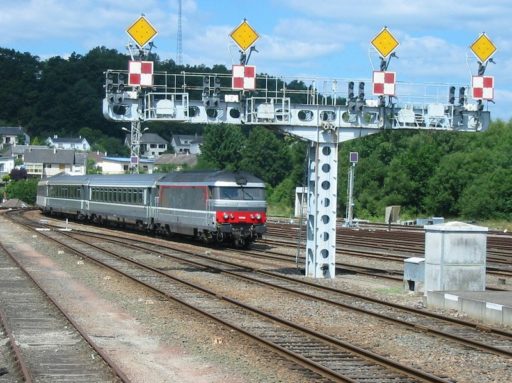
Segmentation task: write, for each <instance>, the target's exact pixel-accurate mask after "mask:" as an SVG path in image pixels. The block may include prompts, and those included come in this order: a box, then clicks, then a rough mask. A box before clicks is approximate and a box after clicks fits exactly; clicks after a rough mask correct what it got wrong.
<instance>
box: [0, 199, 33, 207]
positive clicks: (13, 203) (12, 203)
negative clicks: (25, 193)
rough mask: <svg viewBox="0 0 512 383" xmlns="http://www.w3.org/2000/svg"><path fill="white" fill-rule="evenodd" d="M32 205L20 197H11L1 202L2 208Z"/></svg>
mask: <svg viewBox="0 0 512 383" xmlns="http://www.w3.org/2000/svg"><path fill="white" fill-rule="evenodd" d="M29 206H30V205H29V204H27V203H26V202H23V201H22V200H20V199H18V198H11V199H8V200H7V201H5V202H4V203H1V204H0V208H5V209H9V208H17V207H29Z"/></svg>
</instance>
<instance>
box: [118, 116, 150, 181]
mask: <svg viewBox="0 0 512 383" xmlns="http://www.w3.org/2000/svg"><path fill="white" fill-rule="evenodd" d="M121 129H122V130H124V131H125V132H129V133H130V172H131V173H136V174H137V173H139V159H140V139H141V137H142V133H143V132H145V131H146V130H148V128H144V130H143V131H141V129H140V121H132V123H131V125H130V130H128V129H126V128H124V127H123V128H121Z"/></svg>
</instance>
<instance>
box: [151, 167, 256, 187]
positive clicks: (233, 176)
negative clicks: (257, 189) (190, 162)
mask: <svg viewBox="0 0 512 383" xmlns="http://www.w3.org/2000/svg"><path fill="white" fill-rule="evenodd" d="M244 180H245V182H246V183H261V184H263V181H262V180H261V179H259V178H258V177H255V176H253V175H252V174H249V173H247V172H231V171H228V170H198V171H186V172H173V173H168V174H166V175H165V176H164V177H162V179H161V180H160V182H170V183H173V182H208V183H214V182H236V181H242V182H243V181H244Z"/></svg>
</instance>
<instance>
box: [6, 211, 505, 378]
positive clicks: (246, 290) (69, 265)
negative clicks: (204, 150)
mask: <svg viewBox="0 0 512 383" xmlns="http://www.w3.org/2000/svg"><path fill="white" fill-rule="evenodd" d="M33 214H38V213H33ZM6 226H7V225H6V224H5V220H4V218H3V217H1V215H0V235H1V236H0V238H1V239H0V240H1V241H2V242H3V243H5V242H7V243H9V244H10V246H12V245H14V244H17V246H18V254H19V255H20V256H21V257H23V259H24V260H25V262H27V264H30V265H32V266H31V269H32V271H33V273H34V275H36V276H37V277H38V278H39V279H40V280H41V281H44V284H45V288H47V289H48V291H50V292H51V293H52V294H53V296H55V297H58V299H59V301H62V302H63V303H64V304H65V305H66V307H68V308H69V309H70V310H71V311H72V313H73V315H74V316H75V317H76V318H77V319H78V320H79V322H80V323H81V324H82V325H83V326H84V327H86V328H88V331H89V333H90V334H92V335H93V337H94V338H95V340H96V341H97V342H98V343H99V344H101V345H102V346H103V347H104V348H105V349H107V350H109V353H110V354H111V355H112V356H113V358H114V360H116V361H118V362H119V363H121V364H122V365H123V366H124V367H125V369H126V372H127V374H128V375H129V376H130V377H131V378H133V380H134V381H136V382H156V381H158V382H199V383H201V382H223V383H238V382H307V381H310V379H309V378H305V377H303V376H301V375H300V374H298V373H297V372H295V371H294V370H293V366H292V365H291V364H290V363H288V362H287V361H285V360H283V359H281V358H279V357H277V356H276V355H274V354H271V353H269V352H268V351H267V350H266V349H263V348H261V347H259V346H253V345H251V344H250V343H249V342H248V341H247V339H246V338H244V337H241V336H239V335H238V334H237V333H235V332H233V331H231V330H229V329H225V328H223V327H221V326H219V325H217V324H215V323H213V322H211V321H209V320H206V319H204V318H201V317H198V316H197V315H196V314H195V313H192V312H190V311H188V310H186V309H183V308H181V307H179V306H178V305H176V304H174V303H170V302H164V301H163V300H162V298H161V297H159V296H157V295H155V294H151V293H148V292H147V291H146V290H144V289H143V288H141V287H139V286H138V285H136V284H135V283H134V282H131V281H128V280H127V279H126V278H124V277H120V276H118V275H117V274H115V273H113V272H109V271H106V270H104V269H100V268H98V267H97V266H95V265H94V264H91V263H90V262H87V261H83V260H81V259H79V258H77V257H76V256H73V255H70V254H66V253H65V252H62V251H59V249H58V248H56V247H55V246H53V245H51V246H49V245H47V244H46V242H44V241H41V240H40V238H39V236H38V235H36V236H33V235H32V234H30V235H27V234H26V232H24V231H19V230H15V228H13V227H12V228H7V227H6ZM6 238H8V240H7V241H5V239H6ZM203 251H207V250H204V249H203ZM345 261H347V262H348V261H349V259H348V258H347V259H346V260H345V259H344V262H345ZM359 261H360V260H358V262H359ZM372 262H374V261H372ZM375 262H376V263H375V266H379V265H378V262H379V261H375ZM365 264H368V262H365ZM161 266H162V265H161ZM171 266H172V267H171ZM380 266H381V267H382V265H380ZM169 267H170V268H172V269H175V270H174V271H173V273H174V274H175V275H177V276H179V275H181V276H186V277H187V279H189V280H191V279H192V280H193V281H194V282H196V283H201V284H203V285H204V286H206V287H212V286H215V288H216V289H217V291H219V293H222V294H225V295H229V296H233V297H234V298H238V299H243V300H244V301H246V302H247V303H249V304H251V305H253V306H256V307H259V308H262V309H265V310H267V311H271V312H272V313H274V314H275V315H279V316H282V317H284V318H286V319H288V320H293V321H298V320H300V321H301V322H302V323H303V324H304V325H307V326H309V327H312V328H316V329H318V330H319V331H320V330H321V331H322V332H328V333H330V334H331V335H333V336H336V337H338V338H340V339H342V340H347V341H350V342H355V343H356V344H358V345H359V346H361V347H364V348H367V349H370V350H372V351H374V352H376V353H379V354H382V355H385V356H387V357H389V358H392V359H395V360H397V361H400V362H402V363H404V362H405V363H408V364H409V365H411V366H414V367H416V368H419V369H422V370H424V371H428V372H431V373H435V374H437V375H441V376H444V377H448V378H450V379H451V380H452V381H454V382H455V381H456V382H471V383H473V382H482V383H487V382H506V381H512V361H511V360H509V359H507V358H504V357H499V356H495V355H492V354H488V353H482V352H476V351H473V350H471V349H469V348H466V347H463V346H460V345H456V344H454V343H450V342H447V341H444V340H439V339H437V338H434V337H431V336H429V335H427V334H421V333H415V332H413V331H410V330H403V329H400V328H397V327H396V326H393V325H391V324H389V323H387V322H384V321H381V320H378V319H374V318H369V317H363V316H361V314H357V313H355V312H351V311H347V310H340V309H337V308H334V307H332V306H330V305H326V304H321V303H316V302H312V301H308V300H303V299H299V298H296V297H290V296H287V298H286V299H283V296H282V294H280V293H278V292H276V291H274V290H271V291H269V290H268V289H265V288H262V287H260V286H257V285H254V284H250V283H246V282H242V281H239V280H233V279H230V278H226V277H225V276H223V275H222V274H215V273H207V272H190V268H186V267H183V266H179V265H178V266H177V265H176V264H169ZM388 267H389V266H388ZM289 272H291V271H290V270H289ZM234 281H235V282H234ZM319 282H320V283H322V284H325V285H329V286H332V287H336V288H344V289H346V290H349V291H352V292H356V293H359V294H366V295H370V296H373V297H378V298H381V299H383V300H387V301H391V302H395V303H401V304H405V305H410V306H412V307H417V308H418V307H423V298H422V296H421V295H418V294H412V293H407V292H405V291H403V289H402V286H401V284H399V283H396V282H392V281H383V280H378V279H373V278H368V277H361V276H354V275H341V276H338V277H337V278H336V279H335V280H321V281H319ZM234 286H235V288H234ZM450 314H451V315H458V314H455V313H450ZM0 360H1V359H0Z"/></svg>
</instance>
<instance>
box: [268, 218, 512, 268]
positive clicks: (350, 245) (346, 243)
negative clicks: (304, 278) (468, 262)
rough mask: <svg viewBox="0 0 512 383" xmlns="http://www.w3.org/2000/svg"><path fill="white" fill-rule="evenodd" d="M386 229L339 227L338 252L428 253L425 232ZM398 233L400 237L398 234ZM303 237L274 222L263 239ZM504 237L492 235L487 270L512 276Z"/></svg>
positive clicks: (395, 256) (400, 257)
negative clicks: (360, 229) (425, 245)
mask: <svg viewBox="0 0 512 383" xmlns="http://www.w3.org/2000/svg"><path fill="white" fill-rule="evenodd" d="M382 233H383V231H374V232H366V231H358V230H352V229H346V228H343V229H338V234H337V243H338V246H337V249H336V254H337V255H341V256H343V255H349V256H355V257H364V258H373V259H379V260H390V261H398V262H403V261H404V260H405V259H406V258H409V257H423V256H424V244H423V241H424V233H415V232H405V233H398V232H393V236H390V234H389V233H387V234H386V235H387V236H388V238H380V237H379V235H382ZM384 233H386V232H384ZM411 234H412V235H411ZM396 235H398V236H399V238H396V237H395V236H396ZM269 237H270V238H269ZM411 237H412V238H411ZM284 238H285V239H284ZM301 238H302V239H304V235H302V237H299V235H298V228H297V227H291V228H290V227H286V225H281V226H277V227H275V226H270V227H269V231H268V236H267V237H266V238H265V239H263V241H261V242H260V243H265V244H269V245H275V246H285V247H297V245H298V241H299V240H300V239H301ZM493 238H494V239H493ZM503 241H506V243H509V242H510V243H512V240H509V239H508V238H506V237H503V236H501V237H499V236H498V237H490V239H489V243H490V245H489V246H490V247H489V249H488V251H487V253H488V256H487V273H488V274H491V275H495V276H497V277H509V278H512V251H509V250H508V249H509V247H508V246H506V245H503ZM300 246H303V245H302V244H301V245H300ZM511 246H512V245H511ZM337 264H338V263H337Z"/></svg>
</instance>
